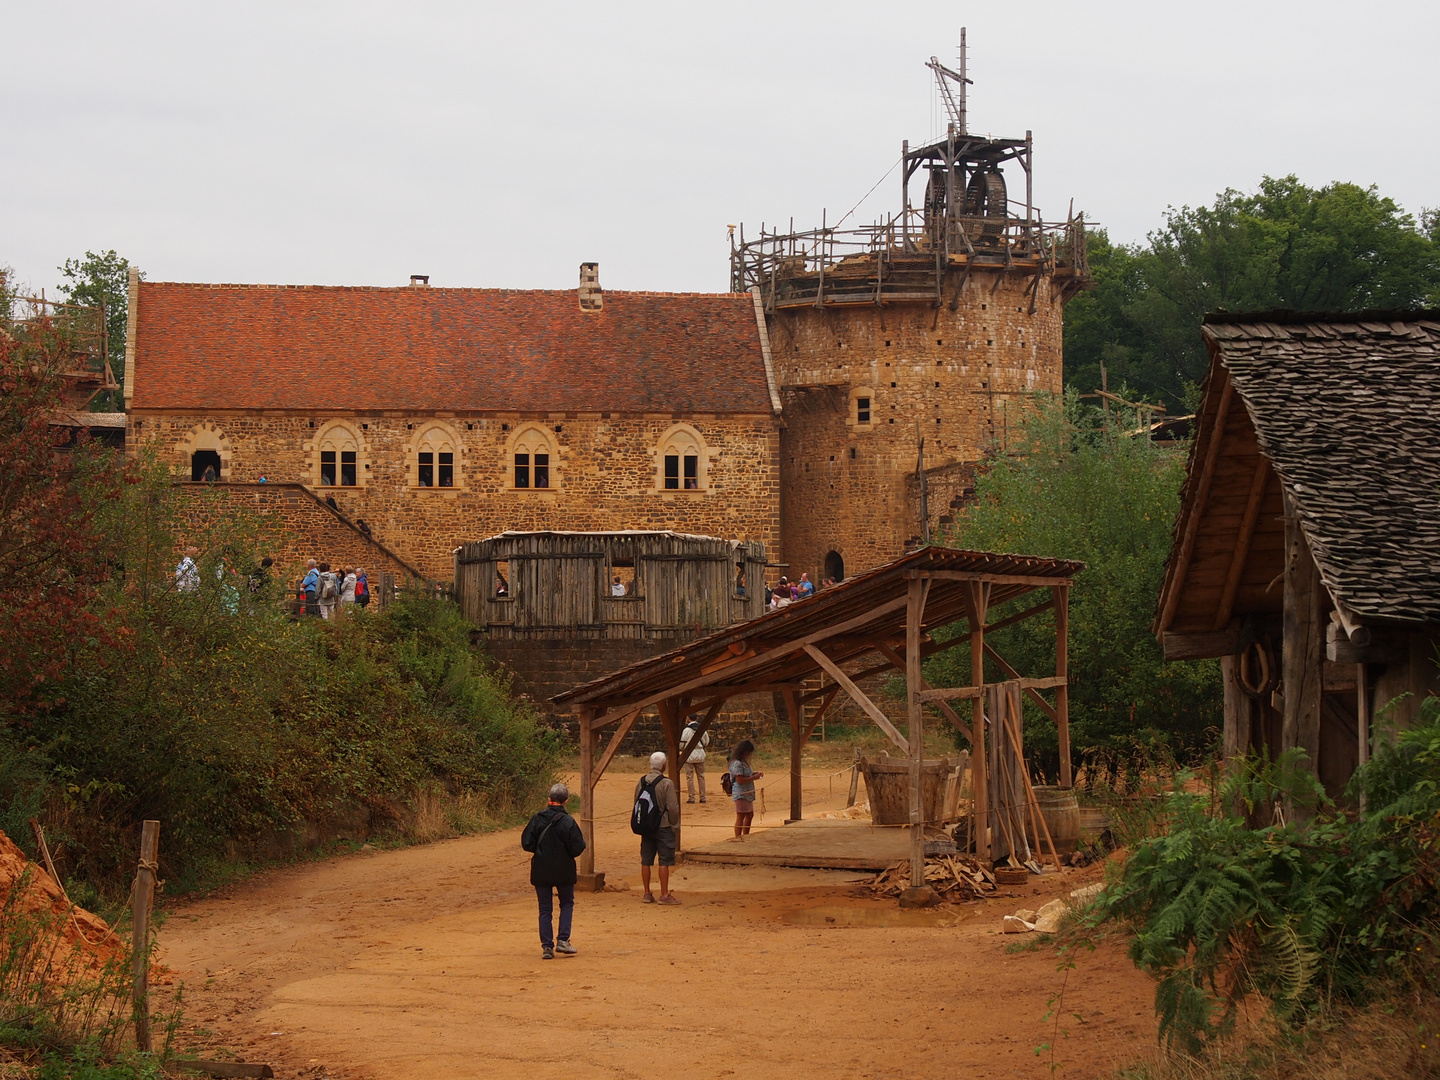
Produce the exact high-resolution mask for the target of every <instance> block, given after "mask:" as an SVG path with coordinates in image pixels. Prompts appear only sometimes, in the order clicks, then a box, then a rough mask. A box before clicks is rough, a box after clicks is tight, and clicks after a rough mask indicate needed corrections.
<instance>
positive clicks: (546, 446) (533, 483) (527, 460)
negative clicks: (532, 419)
mask: <svg viewBox="0 0 1440 1080" xmlns="http://www.w3.org/2000/svg"><path fill="white" fill-rule="evenodd" d="M550 449H551V447H550V443H549V442H548V441H547V437H546V435H545V433H544V432H542V431H540V430H538V429H536V428H530V429H528V430H526V431H522V432H521V433H520V435H519V437H518V438H517V439H516V441H515V445H514V447H513V449H512V455H513V460H512V468H513V470H514V471H513V472H512V474H511V476H512V484H513V486H514V487H515V488H516V489H517V490H526V489H528V490H543V489H545V488H549V487H552V486H553V484H552V477H551V475H550Z"/></svg>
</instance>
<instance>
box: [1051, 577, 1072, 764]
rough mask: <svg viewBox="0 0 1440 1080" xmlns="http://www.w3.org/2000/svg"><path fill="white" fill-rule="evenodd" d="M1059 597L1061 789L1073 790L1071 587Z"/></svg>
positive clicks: (1057, 658)
mask: <svg viewBox="0 0 1440 1080" xmlns="http://www.w3.org/2000/svg"><path fill="white" fill-rule="evenodd" d="M1051 591H1052V592H1054V594H1055V679H1056V683H1055V726H1056V727H1058V728H1059V729H1060V786H1061V787H1062V788H1068V787H1073V786H1074V785H1075V781H1074V778H1073V777H1072V776H1071V773H1070V586H1069V585H1056V586H1055V587H1054V589H1053V590H1051Z"/></svg>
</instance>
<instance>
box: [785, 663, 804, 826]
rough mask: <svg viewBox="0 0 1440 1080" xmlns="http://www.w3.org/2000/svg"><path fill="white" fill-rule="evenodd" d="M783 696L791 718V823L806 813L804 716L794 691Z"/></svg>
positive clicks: (786, 710) (787, 714) (786, 712)
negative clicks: (802, 769)
mask: <svg viewBox="0 0 1440 1080" xmlns="http://www.w3.org/2000/svg"><path fill="white" fill-rule="evenodd" d="M781 696H782V697H783V698H784V699H785V714H786V716H788V717H789V718H790V817H789V819H788V820H787V824H788V823H789V822H790V821H799V820H800V817H801V814H802V813H803V812H804V805H803V803H804V798H803V796H804V792H803V791H802V789H801V786H800V785H801V778H800V747H801V728H800V724H801V721H802V720H803V719H804V716H803V715H802V714H801V712H800V702H799V701H798V700H796V699H797V696H798V695H796V693H795V691H794V690H786V691H784V692H783V693H782V694H781Z"/></svg>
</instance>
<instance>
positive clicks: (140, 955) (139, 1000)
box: [130, 821, 160, 1052]
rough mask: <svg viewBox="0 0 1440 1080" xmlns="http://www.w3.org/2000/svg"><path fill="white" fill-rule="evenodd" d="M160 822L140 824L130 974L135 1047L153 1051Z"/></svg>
mask: <svg viewBox="0 0 1440 1080" xmlns="http://www.w3.org/2000/svg"><path fill="white" fill-rule="evenodd" d="M159 857H160V822H158V821H147V822H145V823H144V824H143V825H142V826H141V827H140V863H139V866H138V867H137V868H136V870H135V902H134V908H133V910H132V914H133V916H134V926H133V928H132V932H131V938H130V949H131V953H130V976H131V979H132V981H133V983H134V1004H135V1046H136V1049H138V1050H142V1051H146V1052H148V1051H149V1050H150V905H151V903H152V902H153V901H154V899H155V871H156V860H157V859H159Z"/></svg>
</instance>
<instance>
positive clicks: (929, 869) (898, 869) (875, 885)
mask: <svg viewBox="0 0 1440 1080" xmlns="http://www.w3.org/2000/svg"><path fill="white" fill-rule="evenodd" d="M925 883H926V884H927V885H929V886H930V887H931V888H932V889H934V890H935V891H936V892H937V893H939V894H940V899H941V900H942V901H944V902H945V903H947V904H960V903H964V902H965V901H967V900H978V899H980V898H981V897H982V896H983V895H984V894H985V893H988V892H994V891H995V887H996V886H995V875H994V874H992V873H990V871H989V870H987V869H985V867H983V866H981V865H980V863H978V862H977V861H976V860H975V859H973V858H971V857H970V856H969V855H938V856H934V857H931V858H927V859H926V860H925ZM865 887H866V888H868V889H869V890H870V891H871V892H873V893H874V894H875V895H876V896H877V897H895V896H899V895H900V894H901V893H902V892H904V891H905V890H906V889H907V888H909V887H910V861H909V860H908V859H907V860H906V861H904V862H898V863H896V864H895V865H894V866H889V867H886V868H885V869H884V870H882V871H880V873H878V874H876V875H875V877H874V878H872V879H871V880H870V881H868V882H866V884H865Z"/></svg>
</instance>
